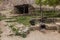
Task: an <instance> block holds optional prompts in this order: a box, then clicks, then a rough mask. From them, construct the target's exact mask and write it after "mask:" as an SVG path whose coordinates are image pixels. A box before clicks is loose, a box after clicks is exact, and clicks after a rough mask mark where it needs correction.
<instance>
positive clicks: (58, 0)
mask: <svg viewBox="0 0 60 40" xmlns="http://www.w3.org/2000/svg"><path fill="white" fill-rule="evenodd" d="M44 4H45V5H49V6H53V8H54V12H55V8H56V6H57V5H60V0H45V1H44Z"/></svg>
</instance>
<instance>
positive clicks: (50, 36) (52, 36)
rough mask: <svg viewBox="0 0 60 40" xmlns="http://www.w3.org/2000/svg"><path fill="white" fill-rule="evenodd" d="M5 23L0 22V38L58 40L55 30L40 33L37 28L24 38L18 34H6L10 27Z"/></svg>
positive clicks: (58, 35) (59, 38) (2, 39)
mask: <svg viewBox="0 0 60 40" xmlns="http://www.w3.org/2000/svg"><path fill="white" fill-rule="evenodd" d="M6 24H7V23H5V22H2V21H1V22H0V28H1V30H2V32H3V33H2V34H1V38H0V39H1V40H60V34H59V33H58V32H57V31H55V32H53V31H47V30H46V31H45V32H46V33H42V32H40V31H38V30H36V31H31V32H30V34H28V35H27V37H26V38H22V37H20V36H14V35H13V36H8V35H9V34H10V33H11V31H10V30H11V29H10V28H9V27H8V26H6Z"/></svg>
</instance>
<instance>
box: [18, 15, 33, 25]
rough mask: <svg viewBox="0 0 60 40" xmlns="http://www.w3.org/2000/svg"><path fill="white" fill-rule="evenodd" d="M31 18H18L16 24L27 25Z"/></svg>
mask: <svg viewBox="0 0 60 40" xmlns="http://www.w3.org/2000/svg"><path fill="white" fill-rule="evenodd" d="M32 18H33V16H19V17H17V22H18V23H22V24H24V25H29V21H30V20H31V19H32Z"/></svg>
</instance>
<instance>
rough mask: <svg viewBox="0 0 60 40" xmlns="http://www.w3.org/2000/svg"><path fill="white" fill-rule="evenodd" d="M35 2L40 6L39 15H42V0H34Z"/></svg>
mask: <svg viewBox="0 0 60 40" xmlns="http://www.w3.org/2000/svg"><path fill="white" fill-rule="evenodd" d="M35 3H36V4H37V5H39V6H40V12H41V17H43V13H42V5H43V0H36V1H35Z"/></svg>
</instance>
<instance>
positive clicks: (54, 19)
mask: <svg viewBox="0 0 60 40" xmlns="http://www.w3.org/2000/svg"><path fill="white" fill-rule="evenodd" d="M53 8H54V11H53V12H54V14H55V8H56V6H54V7H53ZM53 23H55V17H54V15H53Z"/></svg>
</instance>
